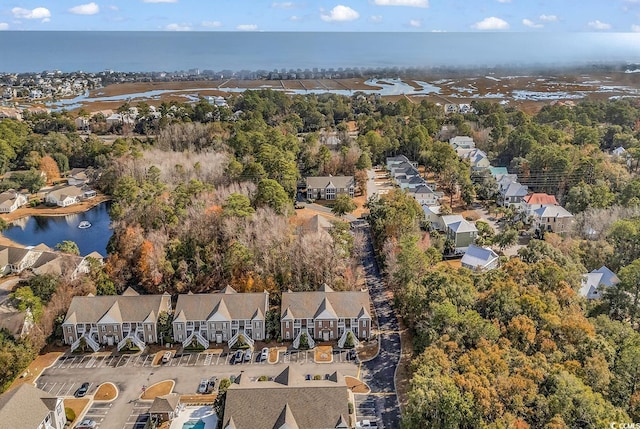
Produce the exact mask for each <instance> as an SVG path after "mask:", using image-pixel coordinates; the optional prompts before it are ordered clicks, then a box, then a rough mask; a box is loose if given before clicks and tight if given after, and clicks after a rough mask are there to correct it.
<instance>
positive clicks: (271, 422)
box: [222, 368, 349, 429]
mask: <svg viewBox="0 0 640 429" xmlns="http://www.w3.org/2000/svg"><path fill="white" fill-rule="evenodd" d="M287 373H288V374H289V377H288V378H289V379H291V378H294V377H295V379H296V380H295V382H292V381H290V382H289V383H288V384H281V383H278V382H275V381H256V382H247V383H240V384H232V385H231V386H230V387H229V390H227V399H226V403H225V408H224V424H223V426H222V427H224V428H227V427H229V426H230V427H234V428H237V429H276V428H277V429H280V428H291V429H293V428H295V427H300V428H305V429H328V428H335V427H337V425H338V424H339V423H340V422H341V421H343V420H345V419H346V416H348V415H349V408H348V405H347V404H348V401H349V399H348V398H349V396H348V391H347V386H346V383H345V381H344V377H337V381H332V380H308V381H307V380H304V379H303V378H302V377H301V376H299V375H297V374H296V373H295V371H293V370H292V368H289V370H288V371H287ZM278 378H279V377H276V379H278ZM231 421H233V425H230V424H229V423H230V422H231ZM287 424H288V425H289V426H287ZM283 425H284V426H283ZM295 425H297V426H295Z"/></svg>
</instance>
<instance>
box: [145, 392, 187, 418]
mask: <svg viewBox="0 0 640 429" xmlns="http://www.w3.org/2000/svg"><path fill="white" fill-rule="evenodd" d="M181 410H182V404H181V403H180V395H179V394H178V393H169V394H168V395H162V396H156V397H155V399H154V400H153V403H152V404H151V408H149V416H150V417H151V420H153V421H154V422H156V424H158V423H163V422H170V421H171V420H173V419H174V418H176V417H177V416H178V415H179V414H180V411H181Z"/></svg>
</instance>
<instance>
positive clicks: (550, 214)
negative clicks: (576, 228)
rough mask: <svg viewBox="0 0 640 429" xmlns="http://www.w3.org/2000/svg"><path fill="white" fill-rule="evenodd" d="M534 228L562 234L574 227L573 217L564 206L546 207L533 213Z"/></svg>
mask: <svg viewBox="0 0 640 429" xmlns="http://www.w3.org/2000/svg"><path fill="white" fill-rule="evenodd" d="M533 219H534V220H533V224H534V227H535V228H537V229H538V230H540V231H543V232H555V233H557V234H562V233H565V232H569V231H570V230H571V227H572V226H573V215H572V214H571V213H569V211H568V210H566V209H565V208H564V207H562V206H546V207H541V208H539V209H537V210H534V211H533Z"/></svg>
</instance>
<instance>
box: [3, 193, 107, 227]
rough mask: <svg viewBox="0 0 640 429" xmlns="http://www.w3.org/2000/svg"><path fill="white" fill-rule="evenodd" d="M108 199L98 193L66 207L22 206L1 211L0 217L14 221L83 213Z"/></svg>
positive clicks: (6, 220) (8, 221) (7, 220)
mask: <svg viewBox="0 0 640 429" xmlns="http://www.w3.org/2000/svg"><path fill="white" fill-rule="evenodd" d="M110 200H111V197H109V196H108V195H101V194H99V195H97V196H96V197H95V198H92V199H90V200H85V201H82V202H80V203H77V204H73V205H71V206H67V207H50V206H46V205H44V204H40V205H39V206H37V207H27V206H24V207H21V208H19V209H17V210H15V211H13V212H11V213H3V214H2V215H0V218H2V219H3V220H4V221H5V222H7V223H11V222H15V221H16V220H19V219H22V218H25V217H29V216H48V217H59V216H67V215H73V214H79V213H84V212H86V211H89V210H91V209H92V208H94V207H96V206H98V205H100V204H102V203H104V202H106V201H110Z"/></svg>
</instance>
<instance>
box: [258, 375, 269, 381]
mask: <svg viewBox="0 0 640 429" xmlns="http://www.w3.org/2000/svg"><path fill="white" fill-rule="evenodd" d="M268 380H269V377H267V376H266V375H261V376H260V378H258V381H268Z"/></svg>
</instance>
